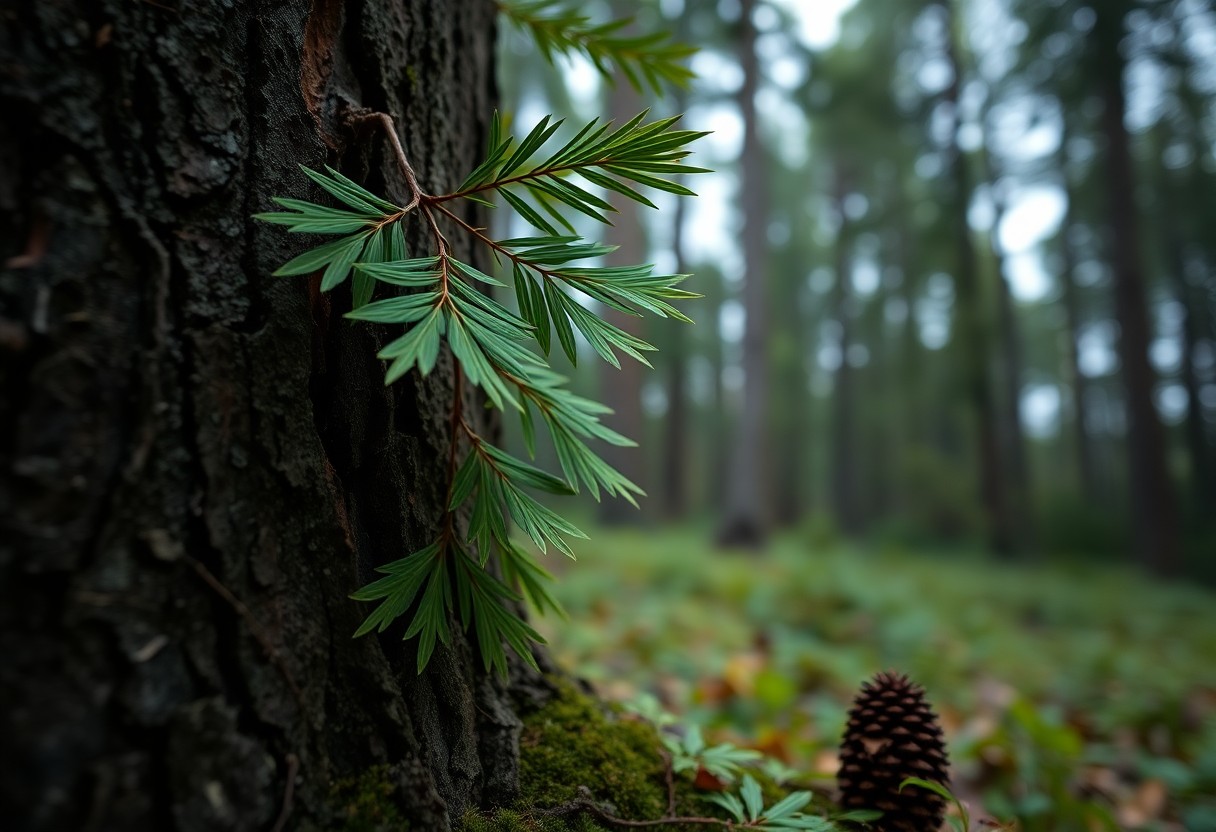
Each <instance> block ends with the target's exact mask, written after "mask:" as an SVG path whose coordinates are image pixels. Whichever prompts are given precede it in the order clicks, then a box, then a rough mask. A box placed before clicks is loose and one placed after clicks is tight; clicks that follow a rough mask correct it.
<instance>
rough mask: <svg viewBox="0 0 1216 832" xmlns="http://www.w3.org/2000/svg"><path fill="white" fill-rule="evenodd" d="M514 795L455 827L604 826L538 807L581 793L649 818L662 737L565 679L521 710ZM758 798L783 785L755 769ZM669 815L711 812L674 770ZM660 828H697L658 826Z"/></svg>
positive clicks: (519, 831)
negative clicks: (547, 697) (542, 702)
mask: <svg viewBox="0 0 1216 832" xmlns="http://www.w3.org/2000/svg"><path fill="white" fill-rule="evenodd" d="M519 745H520V748H519V757H520V760H519V762H520V778H519V779H520V797H519V800H518V801H517V802H516V803H515V804H514V805H513V806H511V807H508V808H504V809H498V810H495V811H493V812H481V813H477V812H471V813H469V814H468V815H466V816H465V818H464V819H463V823H462V827H461V828H462V829H463V832H607V830H608V829H609V828H610V827H608V826H606V825H604V824H602V823H599V822H597V819H596V818H595V817H594V816H593V815H591V814H589V813H586V812H583V813H580V814H572V815H566V816H564V817H552V816H545V815H543V814H540V810H544V809H549V808H552V807H554V806H560V805H562V804H565V803H569V802H570V801H573V800H577V799H579V798H582V797H585V796H586V795H585V794H583V793H580V788H585V789H587V790H589V791H590V793H591V795H590V796H591V799H592V800H594V801H596V802H597V803H599V804H600V805H602V806H604V807H605V808H608V809H609V810H610V811H611V812H612V813H613V814H614V815H615V816H616V817H619V818H623V819H627V820H655V819H658V818H661V817H663V816H664V815H665V814H666V813H667V780H666V767H665V764H664V762H663V742H662V740H661V739H660V737H659V734H658V731H657V730H656V729H655V727H654V726H653V725H651V724H650V723H648V722H644V721H641V720H638V719H636V718H633V717H630V716H628V715H625V714H622V713H620V712H619V711H617V710H613V709H610V708H606V707H605V706H604V705H603V704H602V703H600V702H598V701H596V700H595V699H593V698H591V697H588V696H585V695H584V694H582V693H579V692H578V691H577V690H575V689H574V687H573V686H572V685H570V684H569V683H566V682H559V693H558V695H557V696H556V697H555V698H554V699H553V701H551V702H550V703H549V704H548V705H546V706H545V707H544V708H542V709H541V710H539V711H537V712H535V713H533V714H530V715H527V716H525V717H524V729H523V733H522V735H521V737H520V743H519ZM755 776H757V779H759V780H760V781H761V783H762V785H763V787H764V791H765V794H766V797H768V798H771V799H777V798H779V797H780V796H782V794H783V792H782V791H781V790H780V789H778V788H776V787H775V786H774V784H773V783H772V782H771V781H769V780H768V779H767V778H763V777H761V776H759V775H755ZM675 783H676V814H677V815H679V816H685V817H687V816H694V815H700V816H705V815H718V814H720V812H719V811H717V810H716V809H715V807H714V806H713V805H712V804H710V803H709V802H708V801H706V800H705V799H704V792H698V791H697V790H695V789H694V788H693V787H692V784H691V782H689V780H688V778H687V776H685V777H679V776H677V777H676V781H675ZM662 828H663V829H664V830H679V829H683V828H688V829H692V828H696V829H704V828H705V827H703V826H701V827H677V826H665V827H662Z"/></svg>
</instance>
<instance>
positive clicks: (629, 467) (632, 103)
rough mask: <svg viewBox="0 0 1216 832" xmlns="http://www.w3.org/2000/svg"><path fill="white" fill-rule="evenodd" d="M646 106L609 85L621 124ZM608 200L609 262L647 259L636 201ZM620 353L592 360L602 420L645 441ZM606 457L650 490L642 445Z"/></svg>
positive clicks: (613, 318) (625, 519)
mask: <svg viewBox="0 0 1216 832" xmlns="http://www.w3.org/2000/svg"><path fill="white" fill-rule="evenodd" d="M627 16H628V14H627V13H626V11H625V9H623V8H621V4H619V3H618V4H616V7H615V11H614V17H616V18H617V19H622V18H624V17H627ZM642 107H643V104H642V101H641V97H640V96H639V95H638V93H637V92H636V91H635V90H634V89H633V87H631V86H629V84H627V83H625V82H624V81H623V80H622V81H621V83H618V84H617V85H616V86H614V87H612V88H611V89H610V92H609V94H608V115H609V118H611V119H612V120H613V121H614V122H616V123H617V124H624V123H625V122H626V121H628V120H629V119H631V118H633V117H634V116H635V115H637V114H638V113H639V112H640V111H641V110H642ZM608 202H609V203H610V204H611V205H612V207H613V208H615V209H616V210H617V211H618V212H619V213H616V214H614V215H613V216H612V227H611V228H609V229H608V233H607V234H606V235H605V240H604V241H605V242H606V243H609V244H611V245H615V246H619V247H620V248H619V249H618V250H617V251H616V252H614V253H613V254H610V255H608V257H607V258H605V259H606V261H607V262H608V263H609V264H611V265H630V264H634V263H644V262H647V257H646V231H645V229H644V228H643V227H642V217H641V212H640V210H639V208H638V204H637V203H636V202H634V201H633V200H631V199H629V198H627V197H624V196H621V195H620V194H618V193H615V192H613V193H611V194H609V195H608ZM602 312H603V317H604V320H606V321H608V322H609V323H611V324H612V325H613V326H616V327H619V328H620V329H623V330H625V331H626V332H628V333H629V334H630V335H635V336H637V337H640V338H644V337H645V336H644V333H643V332H642V319H641V318H639V317H637V316H635V315H626V314H625V313H624V312H619V311H617V310H615V309H608V308H604V309H603V310H602ZM618 356H619V357H620V361H621V367H620V369H617V368H616V367H613V366H612V365H611V364H609V363H607V362H606V361H601V360H600V359H599V358H598V356H597V357H596V358H595V359H594V360H595V362H596V365H597V366H598V367H599V373H600V400H601V401H602V402H603V403H604V404H606V405H608V406H609V407H611V408H612V410H613V412H612V413H611V414H609V415H607V416H605V417H604V423H605V424H606V425H608V426H609V427H611V428H612V429H613V430H615V431H617V432H618V433H621V434H624V435H625V436H627V437H629V438H630V439H632V440H634V441H635V442H641V441H642V438H643V436H642V434H643V433H644V431H645V429H646V418H645V415H644V414H643V413H642V382H643V377H642V373H643V370H644V369H645V368H644V366H643V365H642V364H641V363H639V362H638V361H635V360H634V359H632V358H630V357H629V356H627V355H620V354H619V353H618ZM602 456H603V458H604V461H606V462H607V463H608V464H609V465H611V466H612V467H613V468H616V469H617V470H618V471H620V472H621V473H622V474H624V475H625V476H626V477H628V478H629V479H631V480H632V481H633V482H635V483H637V484H638V485H640V486H642V488H645V489H646V490H647V491H649V490H650V489H648V488H646V486H647V482H646V480H647V477H646V460H645V457H644V456H643V455H642V451H641V448H640V447H632V448H620V447H617V446H615V445H606V446H605V447H604V451H603V453H602ZM598 515H599V520H600V522H601V523H604V524H605V525H610V526H616V525H622V524H626V523H636V522H637V521H638V511H637V509H635V508H634V507H633V506H631V505H630V504H629V502H628V501H627V500H600V502H599V508H598Z"/></svg>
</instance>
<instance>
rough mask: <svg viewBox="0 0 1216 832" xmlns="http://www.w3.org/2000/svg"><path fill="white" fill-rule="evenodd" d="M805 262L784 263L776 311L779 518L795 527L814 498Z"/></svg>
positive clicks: (775, 474) (784, 524)
mask: <svg viewBox="0 0 1216 832" xmlns="http://www.w3.org/2000/svg"><path fill="white" fill-rule="evenodd" d="M800 265H801V264H797V263H792V262H790V261H789V259H788V258H787V259H785V262H783V263H782V264H781V266H780V269H781V271H780V277H779V278H778V280H779V281H780V286H781V287H782V297H783V299H784V302H783V303H781V304H780V305H779V306H778V307H777V308H776V310H774V311H775V314H774V317H775V318H776V319H777V320H776V323H777V327H776V332H775V335H774V338H775V341H776V343H777V344H779V349H775V350H774V352H775V353H778V354H776V355H774V356H773V358H774V364H775V365H776V369H775V373H776V374H777V390H776V391H774V396H773V398H772V400H771V401H772V407H771V409H772V411H773V412H772V414H771V416H772V424H773V431H772V432H773V436H774V438H775V440H776V442H777V443H778V444H779V447H780V448H781V453H779V454H776V455H775V458H774V459H773V468H774V470H773V482H774V486H775V493H774V494H773V520H774V521H775V522H776V524H777V525H778V526H781V527H783V528H789V527H791V526H793V525H795V524H797V523H798V521H799V520H800V519H801V518H802V515H803V513H804V512H805V511H806V508H807V505H808V504H809V495H808V494H807V493H806V491H807V489H806V487H805V483H806V481H807V480H808V479H809V477H807V468H808V465H807V460H806V446H807V444H808V443H807V441H806V437H807V436H809V435H811V432H812V431H811V424H810V408H809V407H808V406H807V405H808V403H807V397H808V393H809V391H808V389H807V374H806V355H807V350H808V349H809V339H808V337H807V334H808V332H814V331H815V329H816V328H815V326H814V325H813V324H812V323H811V322H810V321H809V320H808V317H809V316H808V314H807V312H806V310H805V309H804V308H803V304H802V300H803V294H802V293H803V291H804V289H803V287H804V286H805V283H806V281H805V277H804V275H803V274H802V269H801V268H800Z"/></svg>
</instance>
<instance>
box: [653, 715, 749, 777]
mask: <svg viewBox="0 0 1216 832" xmlns="http://www.w3.org/2000/svg"><path fill="white" fill-rule="evenodd" d="M663 744H664V745H665V746H667V750H668V752H670V754H671V768H672V770H673V771H674V772H676V773H677V774H680V773H682V772H686V771H692V772H696V771H698V770H701V769H704V770H705V771H707V772H708V773H710V774H712V775H713V776H714V777H716V778H718V779H719V780H721V781H722V782H723V783H733V782H734V781H735V778H737V777H738V776H739V773H740V771H741V770H742V768H743V766H748V765H753V764H755V763H757V762H759V761H760V760H761V759H763V757H764V755H763V754H761V753H760V752H759V751H753V750H752V749H750V748H739V747H738V746H736V745H734V744H733V743H729V742H724V743H721V744H719V745H706V744H705V737H704V736H703V735H702V734H701V728H700V727H699V726H697V725H690V726H689V727H688V728H687V730H685V731H684V735H683V736H682V737H676V736H672V735H671V734H664V735H663Z"/></svg>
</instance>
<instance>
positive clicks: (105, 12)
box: [0, 0, 543, 832]
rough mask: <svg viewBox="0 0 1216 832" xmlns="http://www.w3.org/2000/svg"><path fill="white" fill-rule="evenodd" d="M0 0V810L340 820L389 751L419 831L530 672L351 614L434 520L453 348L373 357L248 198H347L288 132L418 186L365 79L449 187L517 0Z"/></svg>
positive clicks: (471, 780)
mask: <svg viewBox="0 0 1216 832" xmlns="http://www.w3.org/2000/svg"><path fill="white" fill-rule="evenodd" d="M0 15H2V17H0V21H2V26H3V29H2V30H0V32H2V33H0V97H2V99H3V101H2V104H3V109H4V113H5V116H4V118H3V120H0V147H2V148H3V158H4V164H3V167H2V168H0V213H2V215H3V219H4V221H3V223H2V224H0V239H2V240H3V246H4V249H3V256H5V257H10V258H12V259H10V260H9V261H8V262H7V264H6V266H5V268H4V269H3V270H2V271H0V323H2V324H3V326H4V329H5V331H7V332H11V333H12V334H13V337H12V338H5V339H3V344H2V345H0V350H2V351H0V532H2V534H0V619H2V624H0V655H3V657H4V661H3V662H2V663H0V714H2V719H3V722H2V723H0V725H2V731H3V736H4V747H5V750H4V753H3V755H2V757H3V760H2V762H0V766H3V772H2V776H0V817H2V818H3V819H4V820H3V825H4V827H5V828H6V829H13V830H64V829H78V830H111V829H113V830H152V829H155V830H183V831H185V830H189V832H210V830H256V829H275V830H279V829H284V828H290V829H320V828H326V827H327V826H330V825H331V824H332V823H333V822H334V821H335V813H336V811H337V809H336V807H335V805H334V802H335V801H334V799H333V798H332V795H331V788H332V784H333V783H334V781H335V780H338V779H340V778H344V777H350V776H352V775H358V774H359V773H361V772H363V771H365V770H366V769H367V768H368V767H370V766H373V765H379V764H383V765H385V766H387V769H386V771H387V772H388V775H387V776H388V777H389V779H390V781H391V782H392V783H393V784H394V787H395V791H394V793H393V795H392V798H393V799H394V800H395V801H396V802H397V803H398V805H399V806H400V808H401V810H402V813H403V815H404V816H405V817H406V818H407V819H408V820H409V821H410V823H411V828H413V829H422V830H432V829H434V830H442V829H446V828H448V827H449V825H450V823H451V822H452V821H453V820H454V819H456V818H459V816H460V815H461V814H462V813H463V812H464V811H465V810H466V809H467V808H469V807H472V806H476V805H480V804H487V803H491V802H494V801H499V800H504V799H508V798H509V797H510V796H511V795H512V793H513V791H514V790H515V788H516V786H517V783H516V781H517V774H518V767H517V750H516V747H517V738H518V732H519V721H518V719H517V717H516V716H515V711H514V708H515V707H516V703H520V702H523V701H525V698H526V697H529V696H541V695H543V690H542V685H541V683H540V682H539V681H538V680H537V679H535V678H532V677H529V676H527V675H526V674H524V673H522V672H518V673H515V674H513V676H512V679H511V681H510V682H503V681H500V680H498V679H496V678H493V677H491V676H489V675H486V674H484V673H482V672H481V670H480V668H481V660H480V658H479V657H478V656H476V655H475V647H471V646H470V645H469V644H468V643H467V642H466V641H465V640H464V639H463V638H462V637H461V636H460V635H457V636H456V638H455V639H454V644H453V646H452V647H451V648H449V649H444V648H441V649H440V650H439V651H438V653H437V654H436V656H435V657H434V658H433V659H432V660H431V663H430V666H429V668H428V669H427V671H426V672H425V673H424V674H423V675H422V676H416V675H415V673H414V670H413V664H414V656H413V645H412V643H407V642H403V641H401V638H400V637H401V633H402V628H401V626H400V625H399V626H398V627H397V628H395V629H394V630H391V631H390V632H389V633H388V634H387V636H386V637H385V638H383V639H382V640H377V639H376V638H372V637H369V638H364V639H360V640H352V639H351V638H350V634H351V633H352V632H353V631H354V629H355V627H356V626H357V624H358V623H359V621H360V620H361V618H362V616H363V615H365V614H366V613H367V612H368V608H367V607H365V606H362V605H359V604H356V603H355V602H353V601H350V600H347V597H346V596H347V594H348V593H350V592H351V591H353V590H354V589H356V588H357V587H359V586H360V585H362V584H363V583H365V582H366V581H367V580H368V579H369V578H370V577H371V576H372V574H373V573H372V570H373V568H374V567H375V566H376V565H377V564H381V563H384V562H387V561H390V560H394V559H397V558H400V557H402V556H403V555H405V554H407V553H409V552H410V551H413V550H414V549H416V548H418V547H419V546H421V545H423V544H425V543H426V542H428V540H429V539H430V538H431V536H432V535H433V533H434V531H435V527H436V523H437V521H438V520H439V517H440V507H441V505H442V502H443V496H444V489H445V485H446V483H445V482H444V474H443V470H444V468H443V463H444V457H445V454H446V452H447V432H446V426H445V423H444V420H445V418H446V414H447V412H448V410H449V408H450V404H451V401H452V399H451V397H452V392H451V381H452V376H451V373H452V367H451V363H450V360H448V359H447V358H444V359H442V360H441V363H440V366H439V368H438V369H437V370H436V372H435V373H433V374H432V375H431V376H430V377H429V378H428V379H426V380H425V381H423V380H420V379H418V378H409V379H406V380H404V381H402V382H401V383H399V384H397V385H394V386H393V387H392V388H389V389H386V388H384V387H383V385H382V383H381V379H382V372H383V368H382V366H381V363H380V362H379V361H377V360H375V358H374V353H375V351H376V349H377V347H378V346H379V345H380V344H381V343H383V342H384V341H385V340H386V338H388V337H390V333H388V332H386V331H383V330H381V329H377V328H374V327H369V326H366V325H362V324H360V325H352V324H350V323H348V322H346V321H344V320H343V319H342V318H341V312H342V311H343V310H344V309H345V308H346V307H347V306H348V304H349V295H348V293H347V292H346V291H345V290H340V291H338V292H336V293H335V294H334V296H333V297H332V298H331V297H329V296H322V295H320V294H319V293H318V291H317V286H318V284H317V280H316V278H313V279H311V280H310V279H307V278H275V277H271V276H270V275H271V272H272V271H273V270H274V269H275V268H276V267H277V266H279V265H280V264H281V263H283V262H284V261H285V260H287V259H288V258H289V257H291V256H293V255H295V254H297V253H299V252H300V251H302V250H303V249H304V248H305V247H307V246H310V245H315V244H316V242H317V240H315V239H313V240H305V239H301V238H299V237H296V236H292V235H288V234H284V233H283V232H282V229H278V228H275V227H271V226H265V225H261V224H257V223H255V222H253V221H251V220H250V218H249V217H250V214H252V213H254V212H255V211H260V210H268V209H270V208H272V204H271V202H270V197H271V196H272V195H281V196H294V197H302V198H311V199H314V200H317V201H326V202H328V198H327V197H325V196H324V195H323V194H322V193H321V192H320V191H319V190H318V189H316V188H315V187H313V186H312V185H311V183H309V182H308V181H307V180H306V179H305V178H304V177H303V176H302V175H301V174H300V172H299V170H298V169H297V167H296V163H304V164H307V165H310V166H313V167H318V166H320V165H321V164H322V163H325V162H328V163H330V164H333V165H335V166H337V167H339V168H341V169H342V170H343V171H344V172H345V173H347V174H348V175H349V176H351V177H352V178H354V179H356V180H359V181H363V182H366V183H367V184H368V185H369V187H371V188H372V189H374V190H384V191H385V192H386V193H387V194H389V195H390V196H393V197H396V198H399V199H404V198H405V197H406V194H405V193H404V189H403V184H402V180H401V178H400V176H399V174H398V173H397V171H396V170H395V168H394V165H393V161H392V157H391V154H389V153H388V152H386V142H385V140H384V136H383V135H382V133H380V132H377V131H374V130H371V129H369V128H365V129H355V128H352V127H350V126H349V125H350V124H351V123H352V121H351V119H350V114H351V113H353V112H358V111H359V110H360V109H361V108H368V109H371V110H377V111H384V112H387V113H389V114H391V115H392V116H393V118H394V119H395V120H396V122H397V124H398V125H399V127H400V129H401V134H402V139H403V141H404V143H405V146H406V149H407V152H408V153H409V154H410V156H411V159H412V161H413V164H414V166H415V167H416V168H417V169H418V170H419V172H420V175H421V178H422V184H423V187H424V188H427V189H428V190H432V191H435V190H438V189H443V188H450V187H453V186H455V185H456V184H458V182H459V179H460V177H461V176H462V175H463V173H464V172H465V171H466V170H467V169H468V167H469V166H470V165H472V164H474V163H475V162H476V160H477V156H478V154H479V152H480V144H481V141H482V139H481V137H482V136H483V135H485V129H484V128H485V123H486V121H487V119H488V116H489V115H490V113H491V111H492V107H493V98H494V88H493V79H492V66H491V62H492V55H493V49H492V46H493V37H494V18H493V15H494V10H493V6H492V4H491V3H490V2H489V0H485V1H484V2H480V1H479V2H461V3H444V2H439V0H401V2H389V1H388V0H313V2H312V3H311V5H310V3H309V2H305V0H283V1H282V2H280V1H278V0H276V2H269V1H267V2H235V0H199V2H189V3H187V2H174V0H166V2H152V0H145V2H131V1H130V0H61V2H54V3H46V2H34V1H33V0H27V2H20V3H15V4H14V3H9V4H6V6H5V10H4V11H3V12H0ZM411 237H412V242H413V243H414V244H415V246H414V247H415V249H417V248H419V247H420V246H421V244H422V238H421V236H420V235H419V233H418V229H417V228H413V230H412V231H411ZM457 253H458V254H462V255H464V256H470V253H469V252H468V251H462V250H461V246H460V245H459V244H457ZM471 410H473V412H477V409H475V408H471Z"/></svg>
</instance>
